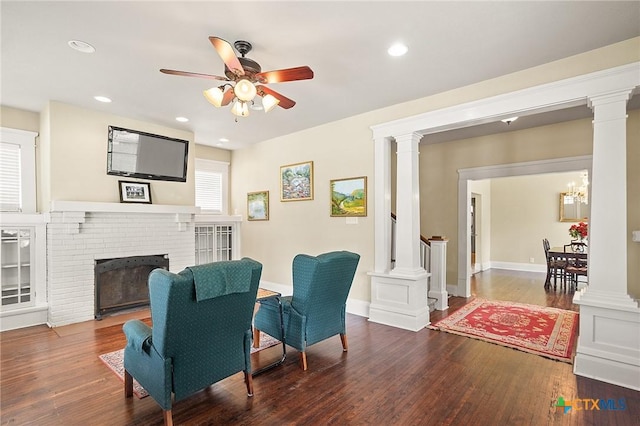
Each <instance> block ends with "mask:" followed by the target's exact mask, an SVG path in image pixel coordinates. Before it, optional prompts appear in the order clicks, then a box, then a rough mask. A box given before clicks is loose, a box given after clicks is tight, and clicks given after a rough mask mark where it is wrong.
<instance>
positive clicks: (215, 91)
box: [203, 87, 224, 108]
mask: <svg viewBox="0 0 640 426" xmlns="http://www.w3.org/2000/svg"><path fill="white" fill-rule="evenodd" d="M203 94H204V97H205V98H206V99H207V100H208V101H209V103H211V104H212V105H213V106H215V107H217V108H220V107H221V106H222V99H223V97H224V93H222V89H220V88H219V87H212V88H211V89H207V90H205V91H204V92H203Z"/></svg>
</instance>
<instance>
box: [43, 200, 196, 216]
mask: <svg viewBox="0 0 640 426" xmlns="http://www.w3.org/2000/svg"><path fill="white" fill-rule="evenodd" d="M50 211H52V212H104V213H164V214H166V213H178V214H199V213H200V207H195V206H174V205H168V204H133V203H100V202H93V201H63V200H54V201H51V210H50Z"/></svg>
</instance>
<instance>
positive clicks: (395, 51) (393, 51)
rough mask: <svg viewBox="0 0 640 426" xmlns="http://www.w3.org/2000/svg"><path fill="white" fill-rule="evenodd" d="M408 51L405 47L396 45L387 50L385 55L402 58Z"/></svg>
mask: <svg viewBox="0 0 640 426" xmlns="http://www.w3.org/2000/svg"><path fill="white" fill-rule="evenodd" d="M408 50H409V48H408V47H407V46H406V45H404V44H402V43H396V44H394V45H393V46H391V47H390V48H389V49H388V50H387V53H389V55H391V56H402V55H404V54H405V53H407V51H408Z"/></svg>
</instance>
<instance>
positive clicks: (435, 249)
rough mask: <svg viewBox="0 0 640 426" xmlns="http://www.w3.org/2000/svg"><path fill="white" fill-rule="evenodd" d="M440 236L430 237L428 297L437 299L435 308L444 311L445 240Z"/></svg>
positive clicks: (445, 279)
mask: <svg viewBox="0 0 640 426" xmlns="http://www.w3.org/2000/svg"><path fill="white" fill-rule="evenodd" d="M448 241H449V240H448V239H446V238H442V237H431V238H430V239H429V243H430V244H431V285H430V286H429V297H431V298H435V299H438V301H437V302H436V309H437V310H438V311H444V310H445V309H448V308H449V294H448V293H447V242H448Z"/></svg>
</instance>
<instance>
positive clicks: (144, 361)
mask: <svg viewBox="0 0 640 426" xmlns="http://www.w3.org/2000/svg"><path fill="white" fill-rule="evenodd" d="M261 273H262V265H261V264H260V263H258V262H256V261H254V260H251V259H248V258H244V259H242V260H234V261H225V262H215V263H209V264H206V265H198V266H193V267H190V268H186V269H185V270H183V271H182V272H180V273H178V274H174V273H171V272H168V271H165V270H163V269H155V270H154V271H152V272H151V273H150V274H149V298H150V303H151V320H152V322H153V327H149V326H147V325H146V324H145V323H143V322H141V321H139V320H131V321H127V322H126V323H125V324H124V326H123V331H124V333H125V335H126V338H127V346H126V347H125V349H124V368H125V385H124V387H125V396H126V397H131V396H132V393H133V378H135V379H136V380H137V381H138V382H139V383H140V385H142V387H144V388H145V389H146V390H147V392H149V395H150V396H151V397H152V398H153V399H154V400H155V401H156V402H157V403H158V404H159V405H160V407H162V409H163V410H164V420H165V425H172V424H173V420H172V417H171V404H172V395H173V400H174V401H178V400H181V399H184V398H186V397H188V396H189V395H191V394H193V393H194V392H197V391H199V390H201V389H204V388H206V387H208V386H210V385H212V384H213V383H215V382H217V381H219V380H222V379H224V378H226V377H228V376H231V375H233V374H235V373H238V372H240V371H243V372H244V377H245V383H246V386H247V393H248V394H249V396H252V395H253V382H252V375H251V359H250V355H251V321H252V318H253V309H254V306H255V301H256V293H257V291H258V285H259V282H260V275H261Z"/></svg>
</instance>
